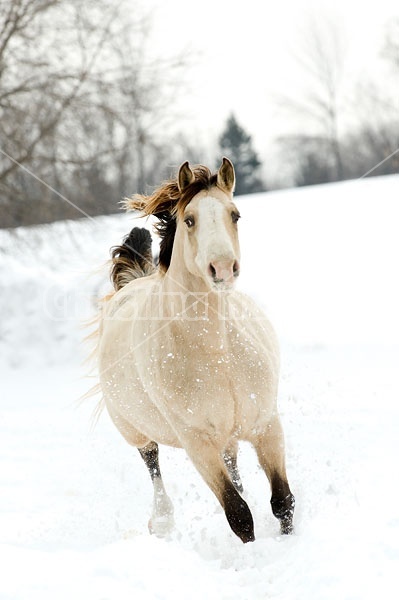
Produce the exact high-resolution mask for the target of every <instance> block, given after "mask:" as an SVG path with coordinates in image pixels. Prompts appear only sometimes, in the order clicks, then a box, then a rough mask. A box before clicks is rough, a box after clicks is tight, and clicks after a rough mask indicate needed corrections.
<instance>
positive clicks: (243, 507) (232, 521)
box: [224, 487, 255, 544]
mask: <svg viewBox="0 0 399 600" xmlns="http://www.w3.org/2000/svg"><path fill="white" fill-rule="evenodd" d="M224 500H225V507H224V509H225V513H226V518H227V520H228V522H229V525H230V527H231V529H232V530H233V531H234V533H235V534H236V535H237V536H238V537H239V538H240V540H241V541H242V542H243V543H244V544H246V543H247V542H253V541H255V533H254V521H253V519H252V515H251V511H250V510H249V508H248V504H247V503H246V502H245V501H244V500H243V499H242V498H241V496H240V495H239V494H238V493H237V492H236V490H235V489H234V488H233V487H231V489H230V490H229V491H228V493H226V494H225V498H224Z"/></svg>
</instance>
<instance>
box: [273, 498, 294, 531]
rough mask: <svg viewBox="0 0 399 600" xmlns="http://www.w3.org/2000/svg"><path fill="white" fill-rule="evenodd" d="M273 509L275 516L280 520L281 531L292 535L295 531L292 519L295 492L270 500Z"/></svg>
mask: <svg viewBox="0 0 399 600" xmlns="http://www.w3.org/2000/svg"><path fill="white" fill-rule="evenodd" d="M270 504H271V505H272V511H273V514H274V516H275V517H277V519H278V520H279V521H280V533H281V534H283V535H290V534H291V533H293V531H294V527H293V524H292V519H293V516H294V509H295V498H294V496H293V494H288V496H286V497H285V498H283V499H276V498H273V497H272V499H271V501H270Z"/></svg>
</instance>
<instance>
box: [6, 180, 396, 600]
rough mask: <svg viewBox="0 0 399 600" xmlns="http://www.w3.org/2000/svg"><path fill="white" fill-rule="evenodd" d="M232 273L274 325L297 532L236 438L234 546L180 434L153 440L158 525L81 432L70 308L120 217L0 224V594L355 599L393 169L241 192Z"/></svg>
mask: <svg viewBox="0 0 399 600" xmlns="http://www.w3.org/2000/svg"><path fill="white" fill-rule="evenodd" d="M237 204H238V205H239V208H240V212H241V214H242V220H241V221H240V241H241V249H242V255H243V258H242V275H241V277H240V283H239V285H240V287H241V288H242V289H245V290H246V291H248V292H249V293H251V294H252V295H253V296H254V297H255V298H256V299H257V300H258V302H260V303H261V304H262V305H263V306H264V307H265V308H266V310H267V312H268V314H269V315H270V317H271V319H272V321H273V322H274V324H275V326H276V329H277V331H278V333H279V336H280V339H281V345H282V361H283V371H282V379H281V388H280V398H279V401H280V411H281V415H282V420H283V424H284V428H285V434H286V440H287V462H288V473H289V479H290V483H291V487H292V489H293V491H294V493H295V495H296V499H297V511H296V517H295V526H296V532H295V535H294V536H292V537H289V538H281V537H280V536H279V535H278V523H277V521H276V520H275V519H274V517H273V516H272V514H271V510H270V505H269V490H268V485H267V482H266V480H265V477H264V475H263V473H262V472H261V471H260V470H259V468H258V466H257V464H256V460H255V456H254V453H253V452H252V450H251V448H250V447H248V446H247V445H245V444H244V445H243V446H242V448H241V451H240V456H239V465H240V471H241V475H242V479H243V483H244V487H245V489H246V491H245V495H246V499H247V502H248V504H249V505H250V508H251V510H252V512H253V515H254V520H255V532H256V536H257V539H256V542H254V543H253V544H247V545H245V546H244V545H243V544H242V543H241V542H240V541H239V540H238V538H236V537H235V536H234V534H232V533H231V531H230V529H229V527H228V525H227V523H226V521H225V518H224V515H223V513H222V512H221V509H220V508H219V507H218V505H217V502H216V500H215V498H214V497H213V495H212V494H211V492H210V491H209V490H208V489H207V488H206V486H205V484H204V483H203V482H202V481H201V479H200V477H199V475H198V474H197V473H196V472H195V470H194V468H193V467H192V466H191V463H190V462H189V461H188V459H187V458H186V456H185V454H184V452H183V451H179V450H173V449H168V448H162V449H161V451H162V453H161V466H162V468H163V472H164V481H165V485H166V487H167V489H168V491H169V494H170V496H171V498H172V500H173V501H174V504H175V513H176V514H175V518H176V530H175V532H174V533H173V534H172V536H171V538H170V539H169V540H160V539H158V538H155V537H152V536H150V535H149V534H148V531H147V521H148V518H149V514H150V506H151V496H152V488H151V484H150V481H149V478H148V475H147V472H146V470H145V468H144V466H143V464H142V462H141V460H140V458H139V456H138V453H137V452H135V451H134V450H132V449H131V448H130V447H129V446H128V445H127V444H126V443H125V442H124V441H123V440H122V438H121V437H120V435H119V434H118V433H117V431H116V430H115V429H114V428H113V426H112V425H111V424H110V422H109V420H108V418H107V416H106V415H104V416H103V417H102V418H101V420H100V422H99V424H98V426H97V428H96V429H95V430H94V431H92V430H91V429H90V414H91V411H92V408H93V402H91V401H87V402H86V403H85V404H84V405H83V406H81V407H80V408H77V407H76V403H75V401H76V399H77V398H78V397H79V396H80V395H81V394H83V393H84V392H85V391H86V390H87V389H88V388H89V387H90V386H91V385H92V383H93V382H92V381H91V380H88V379H86V378H85V377H84V375H85V368H84V367H82V366H81V364H80V363H81V360H82V359H83V357H84V354H85V349H84V348H83V349H82V346H81V344H80V339H81V338H82V336H83V335H84V331H82V328H81V324H82V321H83V320H84V319H86V318H88V317H90V316H91V315H92V313H93V310H94V304H95V301H94V298H95V297H97V296H98V295H100V294H101V293H102V292H103V291H106V290H107V288H108V286H109V284H108V282H107V277H108V274H107V269H106V268H102V265H103V264H104V262H105V261H106V259H107V258H108V256H109V248H110V246H112V245H114V244H117V243H119V242H120V240H121V238H122V237H123V235H124V234H125V233H127V232H128V231H129V229H130V228H131V227H132V226H133V224H135V223H134V222H133V219H132V216H127V215H122V214H121V215H118V216H112V217H101V218H97V219H94V220H92V221H87V220H82V221H76V222H61V223H56V224H53V225H48V226H42V227H34V228H29V229H27V228H21V229H17V230H15V231H12V232H11V231H4V230H0V315H1V320H0V360H1V363H0V381H1V400H0V402H1V404H0V439H1V453H0V477H1V482H2V492H1V495H0V564H1V566H2V574H1V577H0V599H1V600H11V599H13V600H14V599H15V600H22V599H23V600H25V599H26V600H28V599H29V600H36V599H37V600H39V599H40V600H47V599H50V598H51V599H53V598H57V600H58V599H61V600H62V599H64V598H65V599H67V598H68V599H70V598H77V599H79V598H82V599H84V600H92V599H93V600H94V599H95V600H100V599H110V600H114V599H115V600H124V599H125V598H126V599H127V598H129V599H131V598H134V599H136V598H137V600H142V599H143V600H153V599H160V600H164V599H165V600H169V599H172V598H173V600H180V599H184V600H186V599H187V598H190V599H191V598H192V599H198V600H199V599H201V600H202V599H203V598H207V599H208V600H211V599H215V600H216V599H217V600H221V599H226V600H227V599H229V600H235V599H240V600H241V599H243V600H245V599H247V600H261V599H266V598H274V599H279V600H302V599H303V600H309V599H313V598H317V599H318V600H324V599H326V600H328V599H331V600H333V599H334V600H337V599H339V600H364V599H368V598H373V599H374V598H376V597H380V596H382V595H383V594H384V593H385V594H386V595H387V596H388V597H392V594H393V593H394V592H393V591H392V590H395V585H396V579H397V575H396V573H397V569H398V562H399V509H398V508H397V502H396V501H395V498H396V497H397V495H398V493H399V483H398V479H397V464H396V463H397V456H398V452H399V441H398V433H397V432H398V427H399V402H398V400H399V383H398V378H397V365H398V363H399V319H398V316H397V307H398V306H399V284H398V278H397V270H398V269H397V262H398V257H399V237H398V235H397V229H398V216H399V177H397V176H392V177H384V178H375V179H368V180H362V181H352V182H344V183H338V184H334V185H329V186H315V187H312V188H302V189H300V190H295V191H291V190H289V191H280V192H274V193H268V194H259V195H253V196H248V197H242V198H240V199H238V200H237Z"/></svg>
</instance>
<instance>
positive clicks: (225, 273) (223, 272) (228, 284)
mask: <svg viewBox="0 0 399 600" xmlns="http://www.w3.org/2000/svg"><path fill="white" fill-rule="evenodd" d="M208 274H209V276H210V278H211V280H212V284H213V287H215V288H216V289H221V290H222V289H230V288H232V287H233V285H234V283H235V280H236V279H237V277H238V276H239V274H240V265H239V262H238V260H235V259H232V260H213V261H212V262H210V263H209V266H208Z"/></svg>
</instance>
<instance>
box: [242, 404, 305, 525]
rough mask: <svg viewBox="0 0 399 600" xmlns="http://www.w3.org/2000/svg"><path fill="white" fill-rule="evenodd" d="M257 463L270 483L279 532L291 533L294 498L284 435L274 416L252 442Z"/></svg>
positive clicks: (278, 420) (278, 421)
mask: <svg viewBox="0 0 399 600" xmlns="http://www.w3.org/2000/svg"><path fill="white" fill-rule="evenodd" d="M252 443H253V445H254V447H255V450H256V452H257V455H258V459H259V463H260V465H261V466H262V468H263V470H264V471H265V473H266V475H267V478H268V480H269V483H270V487H271V492H272V497H271V500H270V504H271V507H272V511H273V514H274V516H275V517H276V518H277V519H278V520H279V521H280V532H281V533H282V534H290V533H292V532H293V523H292V521H293V516H294V508H295V498H294V495H293V494H292V492H291V490H290V486H289V484H288V480H287V474H286V470H285V452H284V435H283V430H282V427H281V423H280V419H279V418H278V416H277V415H276V416H275V417H274V418H273V420H272V421H271V422H270V423H269V425H268V428H267V430H266V432H264V434H263V435H259V436H257V438H256V439H255V440H253V442H252Z"/></svg>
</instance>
